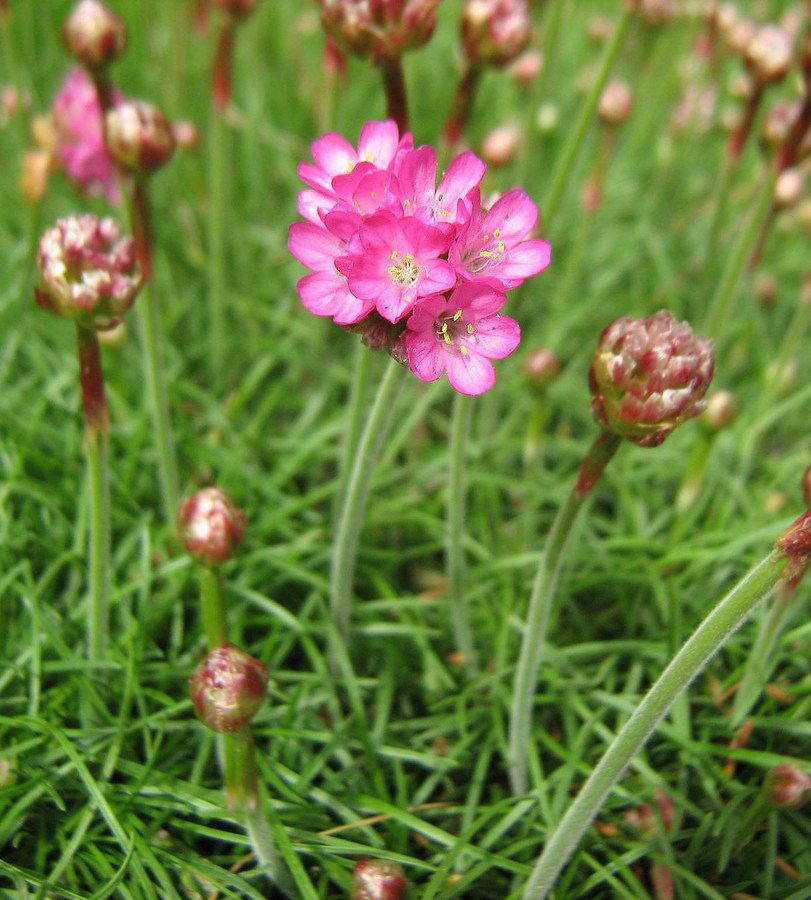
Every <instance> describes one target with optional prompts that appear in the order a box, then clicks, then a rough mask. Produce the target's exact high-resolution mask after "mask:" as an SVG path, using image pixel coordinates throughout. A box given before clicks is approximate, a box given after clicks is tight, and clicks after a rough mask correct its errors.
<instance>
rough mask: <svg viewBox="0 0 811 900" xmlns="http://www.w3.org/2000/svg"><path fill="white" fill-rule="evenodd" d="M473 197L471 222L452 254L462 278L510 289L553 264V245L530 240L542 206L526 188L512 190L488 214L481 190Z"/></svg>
mask: <svg viewBox="0 0 811 900" xmlns="http://www.w3.org/2000/svg"><path fill="white" fill-rule="evenodd" d="M471 197H472V200H473V202H472V206H471V210H470V219H469V222H468V225H467V227H466V228H465V229H464V230H463V231H462V232H461V233H460V234H459V237H458V238H457V240H456V242H455V243H454V245H453V246H452V247H451V249H450V252H449V254H448V259H449V260H450V262H451V263H453V265H454V266H455V268H456V271H457V273H458V275H459V276H460V277H461V278H463V279H465V280H466V281H476V282H480V283H482V284H489V285H491V286H492V287H494V288H498V289H499V290H503V291H506V290H509V289H510V288H514V287H518V285H519V284H521V283H522V282H523V281H524V279H525V278H529V277H530V276H531V275H537V274H538V272H542V271H543V270H544V269H545V268H546V267H547V266H548V265H549V260H550V257H551V252H552V248H551V246H550V245H549V244H548V243H547V242H546V241H542V240H539V239H527V235H528V234H529V233H530V231H532V229H533V228H534V227H535V223H536V222H537V220H538V207H537V206H536V205H535V204H534V203H533V202H532V200H530V199H529V197H528V196H527V194H525V193H524V191H520V190H513V191H509V192H508V193H506V194H504V196H503V197H500V198H499V199H498V200H497V201H496V202H495V203H494V204H493V206H492V207H491V208H490V209H489V210H487V211H486V212H484V213H482V210H481V201H480V198H479V195H478V192H477V191H475V192H473V194H472V195H471Z"/></svg>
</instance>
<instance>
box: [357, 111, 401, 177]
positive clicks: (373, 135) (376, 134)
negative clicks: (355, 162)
mask: <svg viewBox="0 0 811 900" xmlns="http://www.w3.org/2000/svg"><path fill="white" fill-rule="evenodd" d="M399 142H400V132H399V129H398V128H397V123H396V122H395V121H394V120H393V119H388V120H387V121H385V122H367V123H366V124H365V125H364V126H363V128H362V129H361V132H360V137H359V138H358V159H361V160H366V161H367V162H371V163H374V164H375V165H376V166H379V167H380V168H381V169H385V168H386V167H387V166H388V165H389V163H390V162H391V161H392V160H393V159H394V154H395V153H396V152H397V147H398V145H399Z"/></svg>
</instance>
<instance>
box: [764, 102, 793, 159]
mask: <svg viewBox="0 0 811 900" xmlns="http://www.w3.org/2000/svg"><path fill="white" fill-rule="evenodd" d="M799 111H800V105H799V104H798V103H791V102H789V101H788V100H778V101H777V102H776V103H775V104H774V105H773V106H772V107H771V108H770V109H769V110H768V111H767V112H766V115H765V116H764V117H763V122H762V124H761V126H760V140H761V141H762V142H763V144H764V145H765V146H766V147H772V148H774V147H779V146H780V145H781V144H783V143H785V140H786V138H787V137H788V136H789V133H790V132H791V129H792V126H793V125H794V123H795V121H796V120H797V116H798V114H799Z"/></svg>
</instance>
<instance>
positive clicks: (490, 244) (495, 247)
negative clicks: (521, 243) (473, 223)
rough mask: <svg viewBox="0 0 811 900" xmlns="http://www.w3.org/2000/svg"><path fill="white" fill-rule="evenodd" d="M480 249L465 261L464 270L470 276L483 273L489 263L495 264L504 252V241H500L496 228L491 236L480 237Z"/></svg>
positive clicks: (498, 230)
mask: <svg viewBox="0 0 811 900" xmlns="http://www.w3.org/2000/svg"><path fill="white" fill-rule="evenodd" d="M481 246H482V249H481V250H479V252H478V253H477V254H476V255H475V256H472V258H471V257H470V256H468V257H467V258H466V259H465V268H466V269H467V270H468V272H470V274H471V275H477V274H478V273H479V272H483V271H484V270H485V269H486V268H487V267H488V266H489V265H490V263H491V262H497V261H498V260H499V259H501V255H502V254H503V253H504V251H505V250H506V245H505V243H504V241H502V240H501V229H500V228H496V230H495V231H494V232H493V233H492V234H485V235H482V244H481Z"/></svg>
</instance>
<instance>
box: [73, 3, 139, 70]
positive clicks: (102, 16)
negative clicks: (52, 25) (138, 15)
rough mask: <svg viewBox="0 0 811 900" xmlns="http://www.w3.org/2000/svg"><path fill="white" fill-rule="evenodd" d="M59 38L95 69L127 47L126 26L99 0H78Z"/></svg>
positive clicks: (98, 68) (108, 61)
mask: <svg viewBox="0 0 811 900" xmlns="http://www.w3.org/2000/svg"><path fill="white" fill-rule="evenodd" d="M62 40H63V41H64V43H65V47H66V48H67V51H68V53H70V54H71V55H72V56H73V57H75V59H76V60H78V61H79V62H80V63H81V64H82V65H83V66H86V67H87V68H88V69H90V70H91V71H98V70H101V69H104V68H105V67H106V66H108V65H109V64H110V63H111V62H112V61H113V60H114V59H115V58H116V57H118V56H120V55H121V54H122V53H123V52H124V50H125V49H126V46H127V27H126V25H125V24H124V22H123V21H122V20H121V19H119V17H118V16H116V15H115V14H114V13H112V12H110V10H109V9H107V7H106V6H105V5H104V4H103V3H100V2H99V0H80V2H79V3H78V4H77V5H76V8H75V9H74V10H73V12H72V13H71V14H70V16H68V18H67V20H66V21H65V24H64V25H63V26H62Z"/></svg>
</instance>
